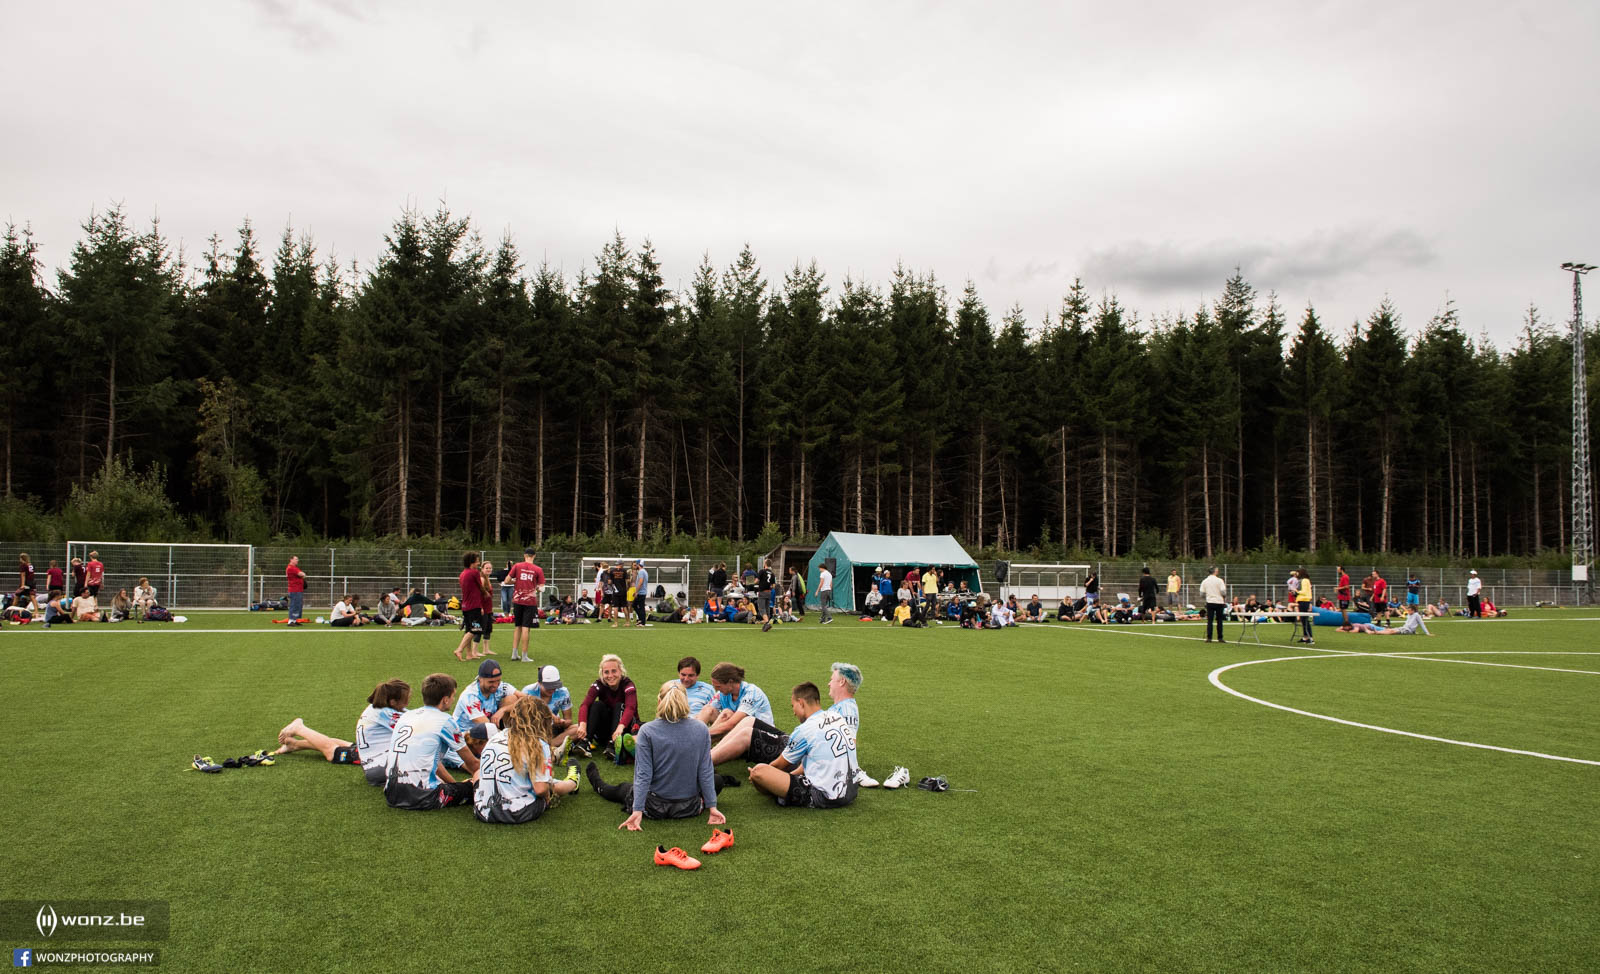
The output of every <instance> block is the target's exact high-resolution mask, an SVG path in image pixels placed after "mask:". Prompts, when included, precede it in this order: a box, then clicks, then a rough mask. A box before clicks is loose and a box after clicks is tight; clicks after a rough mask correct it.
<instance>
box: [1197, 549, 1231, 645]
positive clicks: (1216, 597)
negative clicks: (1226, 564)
mask: <svg viewBox="0 0 1600 974" xmlns="http://www.w3.org/2000/svg"><path fill="white" fill-rule="evenodd" d="M1200 593H1201V594H1202V595H1204V596H1205V600H1206V642H1208V643H1209V642H1210V641H1211V626H1212V623H1215V624H1216V627H1217V642H1219V643H1220V642H1226V641H1227V640H1226V639H1224V638H1223V636H1222V618H1223V613H1224V612H1225V611H1226V610H1227V608H1228V583H1227V582H1224V581H1223V580H1222V576H1221V575H1219V574H1217V566H1216V565H1212V566H1211V574H1209V575H1207V576H1206V580H1205V581H1203V582H1201V583H1200Z"/></svg>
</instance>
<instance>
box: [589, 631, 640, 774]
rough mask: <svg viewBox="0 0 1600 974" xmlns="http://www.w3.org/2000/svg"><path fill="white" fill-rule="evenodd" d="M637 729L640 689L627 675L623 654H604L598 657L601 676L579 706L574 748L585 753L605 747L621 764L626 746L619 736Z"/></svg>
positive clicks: (633, 732)
mask: <svg viewBox="0 0 1600 974" xmlns="http://www.w3.org/2000/svg"><path fill="white" fill-rule="evenodd" d="M638 732H639V691H638V690H637V689H636V688H635V687H634V685H633V680H631V679H629V678H628V668H627V667H626V666H623V665H622V657H620V656H618V655H616V654H615V653H607V654H606V655H604V656H602V657H600V678H599V679H598V680H595V681H594V682H593V683H591V684H589V692H588V693H586V694H584V697H583V703H582V705H580V706H579V707H578V726H577V734H576V735H575V736H576V737H577V741H576V742H575V743H574V744H573V749H574V750H576V751H577V753H578V754H579V755H582V756H588V754H589V753H590V752H591V751H594V750H597V749H602V748H603V749H604V751H605V752H609V753H607V754H606V756H607V757H609V758H611V759H612V760H615V761H617V763H619V764H620V763H622V761H624V760H626V750H627V749H626V747H625V746H624V742H623V738H622V735H624V734H637V733H638Z"/></svg>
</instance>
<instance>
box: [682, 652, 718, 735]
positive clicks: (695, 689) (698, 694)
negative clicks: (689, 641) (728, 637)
mask: <svg viewBox="0 0 1600 974" xmlns="http://www.w3.org/2000/svg"><path fill="white" fill-rule="evenodd" d="M678 682H679V683H682V684H683V694H684V696H685V697H687V698H688V700H689V713H691V714H694V715H695V716H696V717H698V716H700V714H701V713H702V712H703V711H704V710H705V709H706V706H707V705H709V704H710V703H711V701H713V700H715V699H716V697H717V691H716V688H714V687H713V686H712V685H711V684H709V683H707V682H706V681H704V680H702V679H700V661H699V660H697V659H695V658H694V657H693V656H685V657H684V658H683V659H680V660H678ZM711 716H712V719H715V718H716V714H715V713H712V715H711ZM707 723H710V721H707Z"/></svg>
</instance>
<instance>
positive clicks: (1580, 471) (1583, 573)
mask: <svg viewBox="0 0 1600 974" xmlns="http://www.w3.org/2000/svg"><path fill="white" fill-rule="evenodd" d="M1561 269H1562V270H1564V271H1569V272H1571V274H1572V581H1573V584H1574V585H1577V584H1579V583H1582V586H1583V593H1584V594H1583V595H1581V596H1580V597H1579V598H1580V601H1581V600H1583V599H1584V598H1586V597H1587V596H1588V595H1589V594H1590V592H1591V591H1592V589H1591V582H1590V580H1589V566H1590V564H1591V563H1592V562H1593V561H1594V495H1593V493H1592V491H1591V490H1590V487H1589V392H1588V388H1589V383H1588V374H1589V370H1588V368H1587V366H1586V365H1585V363H1584V358H1585V353H1584V328H1583V275H1585V274H1587V273H1589V272H1590V271H1592V270H1594V269H1595V265H1593V264H1585V263H1583V262H1581V261H1575V260H1569V261H1567V262H1566V263H1564V264H1562V265H1561Z"/></svg>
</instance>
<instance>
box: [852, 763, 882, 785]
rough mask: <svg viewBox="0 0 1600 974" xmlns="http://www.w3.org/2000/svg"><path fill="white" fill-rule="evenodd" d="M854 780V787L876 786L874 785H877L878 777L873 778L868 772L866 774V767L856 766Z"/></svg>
mask: <svg viewBox="0 0 1600 974" xmlns="http://www.w3.org/2000/svg"><path fill="white" fill-rule="evenodd" d="M855 781H856V787H857V788H876V787H878V779H877V778H874V777H873V776H872V775H870V774H867V772H866V769H864V768H857V769H856V777H855Z"/></svg>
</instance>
